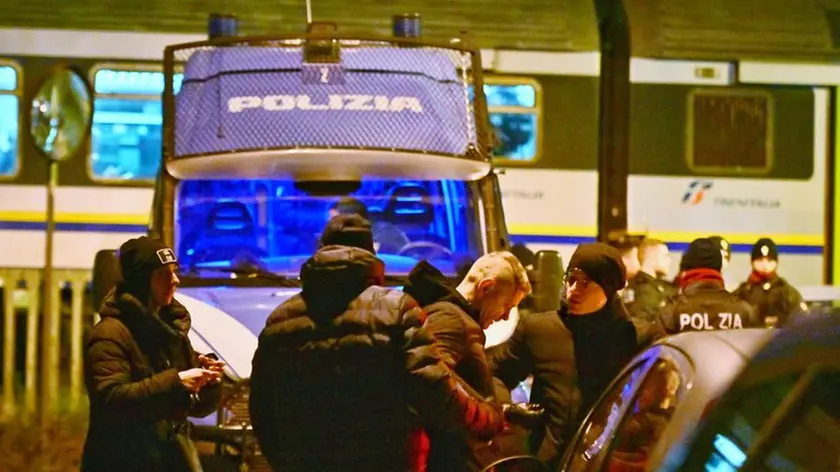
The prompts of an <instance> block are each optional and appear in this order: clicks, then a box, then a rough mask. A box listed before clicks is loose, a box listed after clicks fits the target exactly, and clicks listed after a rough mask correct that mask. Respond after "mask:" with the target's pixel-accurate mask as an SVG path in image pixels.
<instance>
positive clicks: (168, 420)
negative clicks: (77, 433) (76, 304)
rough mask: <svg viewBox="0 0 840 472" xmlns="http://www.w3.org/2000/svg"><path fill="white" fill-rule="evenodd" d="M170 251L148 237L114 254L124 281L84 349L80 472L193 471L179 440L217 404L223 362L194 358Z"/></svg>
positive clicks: (104, 304)
mask: <svg viewBox="0 0 840 472" xmlns="http://www.w3.org/2000/svg"><path fill="white" fill-rule="evenodd" d="M176 264H177V259H176V258H175V255H174V252H173V251H172V249H169V248H167V247H166V246H165V245H164V244H163V243H161V242H160V241H156V240H154V239H149V238H146V237H141V238H136V239H131V240H129V241H127V242H126V243H125V244H123V245H122V246H121V247H120V266H121V270H122V276H123V280H122V282H120V283H119V284H118V285H117V287H116V289H114V290H111V292H110V293H109V294H108V295H107V296H106V297H105V300H104V301H103V302H102V308H101V309H100V310H99V314H100V316H101V317H102V320H101V321H100V322H99V323H97V324H96V326H94V328H93V332H92V334H91V336H90V339H89V340H88V342H87V344H86V346H85V353H84V359H85V384H86V385H87V391H88V398H89V399H90V426H89V428H88V434H87V440H86V441H85V447H84V452H83V454H82V466H81V470H82V472H111V471H117V470H119V471H124V472H181V471H190V470H194V469H192V468H191V465H190V464H195V462H194V461H195V460H197V457H195V455H187V454H185V452H184V450H183V449H181V448H180V447H179V445H178V441H177V435H178V434H184V435H185V436H186V434H187V431H188V425H187V423H186V421H187V420H186V418H187V416H197V417H202V416H207V415H209V414H210V413H212V412H214V411H215V410H216V407H217V405H218V403H219V400H220V398H221V388H220V385H219V383H218V381H219V380H220V378H221V369H222V367H223V365H224V364H223V363H222V362H219V361H217V360H214V359H213V358H212V357H209V356H204V355H198V354H197V353H196V352H195V351H193V348H192V345H191V344H190V340H189V338H188V337H187V332H188V331H189V329H190V321H191V320H190V314H189V312H187V310H186V308H184V306H183V305H181V304H180V303H178V302H177V301H176V300H175V299H174V298H173V297H174V293H175V287H176V286H177V285H178V282H179V281H178V276H177V275H176V274H175V267H176Z"/></svg>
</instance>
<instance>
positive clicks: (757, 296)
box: [735, 275, 808, 326]
mask: <svg viewBox="0 0 840 472" xmlns="http://www.w3.org/2000/svg"><path fill="white" fill-rule="evenodd" d="M735 295H737V296H738V298H740V299H741V300H744V301H745V302H747V303H749V304H750V305H752V306H753V308H755V309H756V311H757V312H758V317H759V319H761V321H762V323H767V322H768V318H770V319H771V322H770V324H775V325H776V326H784V325H785V324H787V323H788V322H789V321H790V320H791V319H792V318H793V317H794V316H795V315H797V314H799V313H804V312H806V311H807V310H808V307H807V306H806V305H805V303H804V302H803V300H802V295H800V293H799V291H798V290H796V289H795V288H794V287H793V286H792V285H790V284H789V283H788V282H787V280H785V279H783V278H781V277H779V276H778V275H775V276H773V277H771V278H769V279H767V280H761V281H759V280H752V279H751V280H747V281H746V282H744V283H742V284H741V285H740V286H739V287H738V289H737V290H735ZM773 318H775V320H772V319H773ZM773 321H775V323H773Z"/></svg>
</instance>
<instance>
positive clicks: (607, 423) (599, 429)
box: [568, 359, 654, 472]
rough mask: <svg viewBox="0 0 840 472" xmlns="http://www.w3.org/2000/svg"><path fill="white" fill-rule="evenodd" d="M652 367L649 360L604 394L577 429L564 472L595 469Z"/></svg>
mask: <svg viewBox="0 0 840 472" xmlns="http://www.w3.org/2000/svg"><path fill="white" fill-rule="evenodd" d="M653 364H654V361H653V360H652V359H649V360H647V361H644V362H640V363H639V364H637V365H636V366H635V367H634V368H633V369H632V370H630V371H629V372H628V373H627V374H625V375H624V377H622V378H621V380H619V381H618V382H616V383H615V384H613V387H612V388H611V389H610V391H609V392H608V393H607V395H605V396H604V397H603V398H602V399H601V401H600V403H598V404H597V405H596V406H595V408H594V409H593V411H592V414H591V415H590V416H589V417H588V418H587V419H586V422H585V424H584V425H583V426H582V427H581V432H580V435H579V436H578V440H577V443H576V445H575V448H574V453H573V455H572V456H571V458H570V460H569V468H568V470H570V471H573V472H584V471H591V470H596V468H597V467H598V463H599V462H600V461H599V460H598V459H599V457H602V453H603V452H604V451H605V450H606V448H605V447H604V446H605V445H606V444H607V443H608V442H609V439H610V437H612V434H613V432H614V431H615V428H616V427H617V426H618V424H619V420H620V419H621V416H622V414H623V412H624V410H625V409H626V406H627V405H629V404H630V401H631V400H632V398H633V393H634V392H635V391H636V389H637V388H638V387H639V385H640V384H641V382H642V380H643V379H644V377H645V374H646V373H647V372H648V370H649V369H650V368H651V366H652V365H653Z"/></svg>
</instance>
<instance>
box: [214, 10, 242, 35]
mask: <svg viewBox="0 0 840 472" xmlns="http://www.w3.org/2000/svg"><path fill="white" fill-rule="evenodd" d="M237 34H239V20H237V19H236V15H231V14H227V13H211V14H210V19H209V20H208V21H207V37H208V38H209V39H216V38H227V37H233V36H236V35H237Z"/></svg>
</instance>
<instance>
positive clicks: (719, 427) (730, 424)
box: [702, 373, 799, 472]
mask: <svg viewBox="0 0 840 472" xmlns="http://www.w3.org/2000/svg"><path fill="white" fill-rule="evenodd" d="M798 378H799V374H798V373H797V374H790V375H784V376H779V377H776V378H774V379H773V380H772V381H770V382H767V383H764V384H762V385H758V386H755V387H753V388H750V389H747V390H745V391H743V392H741V393H740V394H738V397H737V398H736V399H735V401H734V403H733V404H732V406H731V407H729V408H723V409H721V410H720V411H718V412H716V413H715V414H714V417H713V419H712V423H711V424H712V425H713V426H712V428H711V430H710V432H709V433H708V434H706V435H705V438H706V439H705V442H706V443H708V445H707V446H706V447H705V449H706V452H704V453H703V454H702V456H703V457H705V458H706V459H705V460H703V461H702V463H703V465H704V469H703V470H706V471H708V472H727V471H735V470H738V468H739V467H741V465H743V464H744V460H745V459H746V454H745V451H746V450H747V449H748V448H749V446H750V445H751V444H753V443H754V442H755V440H756V437H757V436H758V431H760V429H761V426H762V424H764V421H765V420H766V419H767V418H768V417H769V416H770V415H771V414H772V413H773V411H774V410H775V409H776V408H778V407H779V405H780V404H781V403H782V400H784V398H785V397H786V396H787V395H788V393H790V391H791V389H792V388H793V386H794V385H796V381H797V379H798Z"/></svg>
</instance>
